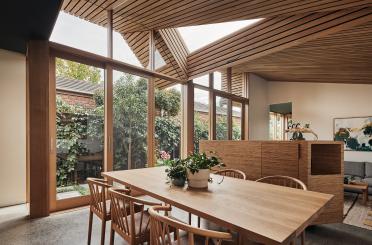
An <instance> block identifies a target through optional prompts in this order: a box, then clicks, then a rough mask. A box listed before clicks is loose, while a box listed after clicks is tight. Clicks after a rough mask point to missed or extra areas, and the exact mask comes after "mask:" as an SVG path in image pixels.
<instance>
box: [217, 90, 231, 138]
mask: <svg viewBox="0 0 372 245" xmlns="http://www.w3.org/2000/svg"><path fill="white" fill-rule="evenodd" d="M227 104H228V99H226V98H223V97H218V96H216V139H217V140H227V139H228V136H227V131H228V127H227Z"/></svg>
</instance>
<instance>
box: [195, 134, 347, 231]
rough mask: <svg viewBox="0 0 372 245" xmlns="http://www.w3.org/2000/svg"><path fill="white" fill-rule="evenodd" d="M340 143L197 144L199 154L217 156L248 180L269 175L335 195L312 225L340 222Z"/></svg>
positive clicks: (260, 142)
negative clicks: (287, 177)
mask: <svg viewBox="0 0 372 245" xmlns="http://www.w3.org/2000/svg"><path fill="white" fill-rule="evenodd" d="M343 149H344V146H343V143H342V142H334V141H227V140H226V141H224V140H221V141H220V140H213V141H201V142H200V151H201V152H206V153H207V154H210V152H213V154H215V155H217V156H218V157H220V158H221V160H222V161H223V162H224V163H225V164H226V166H227V168H235V169H239V170H241V171H243V172H244V173H245V174H246V175H247V178H248V179H249V180H256V179H259V178H261V177H264V176H270V175H286V176H291V177H295V178H298V179H300V180H301V181H303V182H304V183H305V184H306V186H307V187H308V189H309V190H311V191H317V192H323V193H328V194H333V195H335V197H334V199H333V200H332V201H331V202H330V203H329V205H328V206H327V207H326V209H325V210H324V212H323V213H322V214H321V216H320V217H319V218H318V219H317V220H316V222H315V223H316V224H324V223H337V222H342V220H343V203H344V188H343V176H344V168H343V167H344V164H343V156H344V154H343Z"/></svg>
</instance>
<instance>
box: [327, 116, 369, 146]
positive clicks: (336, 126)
mask: <svg viewBox="0 0 372 245" xmlns="http://www.w3.org/2000/svg"><path fill="white" fill-rule="evenodd" d="M333 139H334V140H335V141H343V142H344V143H345V150H346V151H369V152H372V116H368V117H347V118H335V119H333Z"/></svg>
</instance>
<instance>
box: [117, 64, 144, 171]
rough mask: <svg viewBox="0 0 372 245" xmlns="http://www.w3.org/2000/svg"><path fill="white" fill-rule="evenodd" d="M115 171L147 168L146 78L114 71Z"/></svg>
mask: <svg viewBox="0 0 372 245" xmlns="http://www.w3.org/2000/svg"><path fill="white" fill-rule="evenodd" d="M113 76H114V83H113V134H114V139H113V143H114V170H126V169H134V168H143V167H146V166H147V82H148V81H147V79H145V78H142V77H138V76H134V75H131V74H128V73H123V72H118V71H114V74H113Z"/></svg>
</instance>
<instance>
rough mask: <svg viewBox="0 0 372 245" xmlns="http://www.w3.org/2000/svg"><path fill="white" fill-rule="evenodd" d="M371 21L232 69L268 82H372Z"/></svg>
mask: <svg viewBox="0 0 372 245" xmlns="http://www.w3.org/2000/svg"><path fill="white" fill-rule="evenodd" d="M371 54H372V21H371V22H368V23H366V24H364V25H360V26H357V27H354V28H352V29H348V30H344V31H341V32H338V33H335V34H332V35H330V36H327V37H324V38H320V39H317V40H314V41H312V42H308V43H304V44H301V45H299V46H295V47H292V48H288V49H286V50H283V51H280V52H277V53H274V54H271V55H268V56H265V57H262V58H259V59H256V60H254V61H251V62H247V63H245V64H242V65H239V66H236V67H234V70H235V71H236V72H254V73H257V74H259V75H261V76H262V77H264V78H266V79H268V80H271V81H293V82H330V83H333V82H334V83H369V84H371V83H372V59H371Z"/></svg>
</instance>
